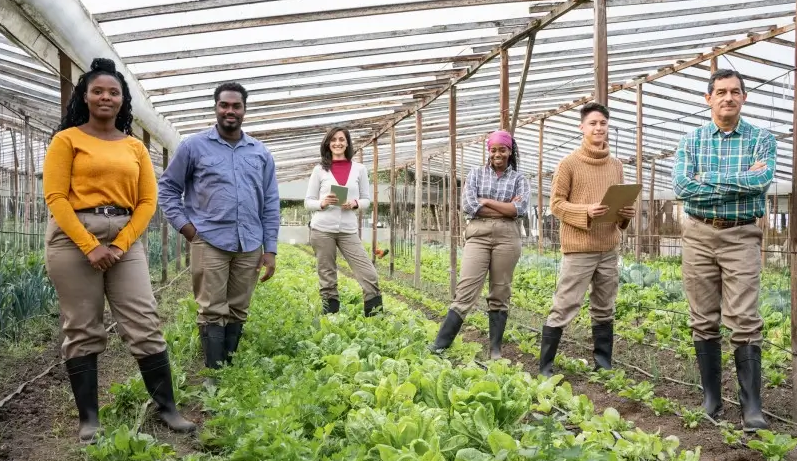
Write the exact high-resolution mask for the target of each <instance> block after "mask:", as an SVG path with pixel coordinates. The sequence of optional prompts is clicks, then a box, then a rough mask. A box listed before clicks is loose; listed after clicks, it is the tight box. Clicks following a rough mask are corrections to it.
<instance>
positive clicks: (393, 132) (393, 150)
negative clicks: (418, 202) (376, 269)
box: [388, 127, 396, 278]
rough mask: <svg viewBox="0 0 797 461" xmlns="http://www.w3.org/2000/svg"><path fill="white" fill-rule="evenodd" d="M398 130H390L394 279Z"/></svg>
mask: <svg viewBox="0 0 797 461" xmlns="http://www.w3.org/2000/svg"><path fill="white" fill-rule="evenodd" d="M395 229H396V128H395V127H393V128H391V129H390V253H389V254H388V257H389V258H390V265H389V266H388V274H389V275H390V277H391V278H393V271H394V270H395V262H396V260H395V259H394V258H395V256H396V230H395Z"/></svg>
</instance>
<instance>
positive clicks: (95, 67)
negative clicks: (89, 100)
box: [58, 58, 133, 135]
mask: <svg viewBox="0 0 797 461" xmlns="http://www.w3.org/2000/svg"><path fill="white" fill-rule="evenodd" d="M100 75H110V76H111V77H113V78H115V79H116V80H118V81H119V85H120V86H121V87H122V107H120V108H119V113H118V114H117V115H116V123H115V125H116V129H117V130H119V131H121V132H122V133H125V134H127V135H132V134H133V97H132V96H131V95H130V87H128V86H127V82H126V81H125V78H124V76H123V75H122V74H121V73H119V72H117V71H116V64H115V63H114V62H113V61H112V60H110V59H105V58H94V60H93V61H92V62H91V70H89V71H88V72H86V73H85V74H83V75H81V76H80V79H78V81H77V85H75V89H74V91H72V96H71V97H70V98H69V104H68V105H67V107H66V114H65V115H64V118H63V119H61V125H60V126H59V127H58V131H62V130H66V129H67V128H72V127H75V126H80V125H83V124H84V123H86V122H88V121H89V106H88V104H86V101H85V100H84V97H85V96H86V93H87V92H88V90H89V84H90V83H91V82H92V81H94V79H95V78H97V77H99V76H100Z"/></svg>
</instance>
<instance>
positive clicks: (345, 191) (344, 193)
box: [331, 184, 349, 205]
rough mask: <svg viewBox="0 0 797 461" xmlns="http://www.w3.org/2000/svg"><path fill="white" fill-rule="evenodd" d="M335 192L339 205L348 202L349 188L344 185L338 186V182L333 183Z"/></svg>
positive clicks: (333, 191)
mask: <svg viewBox="0 0 797 461" xmlns="http://www.w3.org/2000/svg"><path fill="white" fill-rule="evenodd" d="M331 192H332V193H333V194H335V196H336V197H337V198H338V205H342V204H344V203H346V198H347V197H348V195H349V188H348V187H344V186H338V185H336V184H333V185H332V191H331Z"/></svg>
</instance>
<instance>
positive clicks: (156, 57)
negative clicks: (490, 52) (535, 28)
mask: <svg viewBox="0 0 797 461" xmlns="http://www.w3.org/2000/svg"><path fill="white" fill-rule="evenodd" d="M526 22H528V20H526V19H505V20H499V21H479V22H469V23H462V24H446V25H440V26H432V27H419V28H417V29H405V30H392V31H388V32H372V33H367V34H351V35H340V36H335V37H322V38H311V39H304V40H278V41H271V42H258V43H248V44H241V45H230V46H219V47H213V48H201V49H196V50H184V51H172V52H167V53H153V54H143V55H137V56H128V57H126V58H123V60H124V62H125V63H127V64H139V63H145V62H156V61H172V60H177V59H186V58H200V57H204V56H219V55H226V54H237V53H250V52H253V51H269V50H284V49H286V48H305V47H309V46H320V45H337V44H341V43H354V42H364V41H371V40H383V39H394V38H401V37H413V36H417V35H431V34H440V33H451V32H463V31H468V32H469V31H472V30H477V29H498V28H502V27H517V26H522V25H524V24H525V23H526Z"/></svg>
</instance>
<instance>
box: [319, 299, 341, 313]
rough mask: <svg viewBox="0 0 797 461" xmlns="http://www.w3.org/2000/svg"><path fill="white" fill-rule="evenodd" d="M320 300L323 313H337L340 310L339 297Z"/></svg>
mask: <svg viewBox="0 0 797 461" xmlns="http://www.w3.org/2000/svg"><path fill="white" fill-rule="evenodd" d="M321 302H322V305H323V307H324V311H323V314H324V315H326V314H337V313H338V312H339V311H340V300H339V299H334V298H330V299H325V300H323V301H321Z"/></svg>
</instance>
